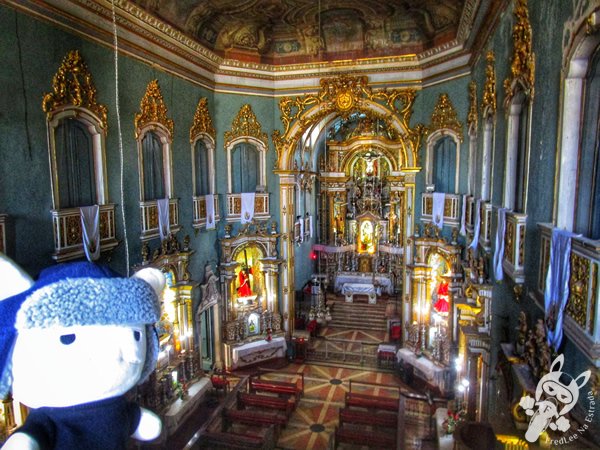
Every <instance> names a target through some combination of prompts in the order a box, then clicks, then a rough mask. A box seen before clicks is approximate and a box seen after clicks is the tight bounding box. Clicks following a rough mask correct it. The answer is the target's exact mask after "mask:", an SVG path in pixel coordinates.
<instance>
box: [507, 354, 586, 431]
mask: <svg viewBox="0 0 600 450" xmlns="http://www.w3.org/2000/svg"><path fill="white" fill-rule="evenodd" d="M564 361H565V358H564V355H559V356H557V357H556V359H555V360H554V361H552V365H551V366H550V372H549V373H547V374H546V375H544V376H543V377H542V378H541V379H540V381H539V382H538V384H537V387H536V390H535V399H534V398H532V397H530V396H529V395H527V396H525V397H523V398H521V401H520V402H519V405H520V406H521V408H523V409H524V410H525V413H526V414H527V415H528V416H531V420H530V421H529V427H528V428H527V432H526V433H525V439H527V440H528V441H529V442H536V441H537V440H538V438H539V436H540V434H542V433H543V432H544V431H545V430H546V428H548V427H550V429H551V430H559V431H562V432H565V431H567V430H568V429H569V427H570V425H571V424H570V422H569V419H567V418H566V417H565V414H566V413H568V412H569V411H570V410H571V409H572V408H573V407H574V406H575V405H576V404H577V399H578V398H579V389H581V387H582V386H583V385H584V384H586V383H587V382H588V380H589V378H590V375H591V372H590V371H589V370H586V371H585V372H582V373H581V374H580V375H579V376H578V377H577V378H575V379H574V378H573V377H572V376H571V375H569V374H567V373H565V372H561V369H562V366H563V364H564Z"/></svg>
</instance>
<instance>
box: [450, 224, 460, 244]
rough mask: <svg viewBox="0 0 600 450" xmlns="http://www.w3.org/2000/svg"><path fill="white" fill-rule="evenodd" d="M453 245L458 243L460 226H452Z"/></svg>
mask: <svg viewBox="0 0 600 450" xmlns="http://www.w3.org/2000/svg"><path fill="white" fill-rule="evenodd" d="M451 243H452V245H456V244H458V228H456V227H454V228H452V242H451Z"/></svg>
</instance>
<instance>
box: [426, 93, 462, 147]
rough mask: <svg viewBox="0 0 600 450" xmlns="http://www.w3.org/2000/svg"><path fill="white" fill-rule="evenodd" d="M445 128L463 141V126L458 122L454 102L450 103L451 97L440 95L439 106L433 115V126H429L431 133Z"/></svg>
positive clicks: (434, 109)
mask: <svg viewBox="0 0 600 450" xmlns="http://www.w3.org/2000/svg"><path fill="white" fill-rule="evenodd" d="M444 128H448V129H450V130H454V131H455V132H456V134H457V135H458V137H459V139H460V141H461V142H462V141H463V129H462V128H463V126H462V123H461V122H460V121H459V120H458V117H457V115H456V111H455V109H454V106H453V105H452V102H451V101H450V97H448V94H440V96H439V98H438V102H437V105H435V108H433V113H432V114H431V125H430V126H429V131H430V132H432V131H437V130H442V129H444Z"/></svg>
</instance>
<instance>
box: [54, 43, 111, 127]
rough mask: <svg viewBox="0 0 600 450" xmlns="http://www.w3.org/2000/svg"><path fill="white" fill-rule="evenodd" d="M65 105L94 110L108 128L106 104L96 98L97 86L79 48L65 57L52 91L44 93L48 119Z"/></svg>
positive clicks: (102, 123) (55, 76)
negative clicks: (100, 102)
mask: <svg viewBox="0 0 600 450" xmlns="http://www.w3.org/2000/svg"><path fill="white" fill-rule="evenodd" d="M65 106H78V107H82V108H85V109H88V110H90V111H92V112H93V113H94V114H95V115H96V116H97V117H98V118H99V119H100V125H101V126H102V128H103V129H104V130H106V129H107V119H106V115H107V112H106V111H107V110H106V106H104V105H101V104H99V103H98V102H97V100H96V88H95V86H94V83H93V81H92V75H91V74H90V72H89V70H88V68H87V64H86V63H85V61H83V58H82V57H81V54H80V53H79V51H78V50H73V51H70V52H69V53H68V54H67V56H65V57H64V59H63V61H62V64H61V65H60V67H59V68H58V72H56V74H55V75H54V78H53V79H52V92H50V93H49V94H46V95H44V99H43V100H42V109H43V110H44V112H45V113H46V115H47V118H48V120H51V119H52V116H53V114H54V113H55V112H56V110H58V109H60V108H63V107H65Z"/></svg>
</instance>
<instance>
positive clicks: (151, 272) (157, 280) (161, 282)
mask: <svg viewBox="0 0 600 450" xmlns="http://www.w3.org/2000/svg"><path fill="white" fill-rule="evenodd" d="M133 277H134V278H139V279H141V280H144V281H145V282H146V283H148V284H149V285H150V286H152V288H153V289H154V291H155V292H156V295H159V296H160V294H161V292H162V291H163V289H164V288H165V282H166V280H165V275H164V274H163V273H162V272H161V271H160V270H158V269H155V268H153V267H147V268H145V269H142V270H139V271H137V272H136V273H135V274H134V275H133Z"/></svg>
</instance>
